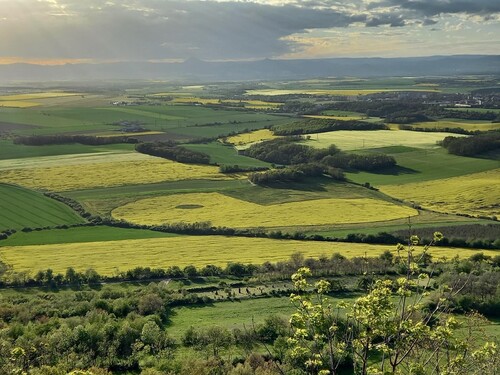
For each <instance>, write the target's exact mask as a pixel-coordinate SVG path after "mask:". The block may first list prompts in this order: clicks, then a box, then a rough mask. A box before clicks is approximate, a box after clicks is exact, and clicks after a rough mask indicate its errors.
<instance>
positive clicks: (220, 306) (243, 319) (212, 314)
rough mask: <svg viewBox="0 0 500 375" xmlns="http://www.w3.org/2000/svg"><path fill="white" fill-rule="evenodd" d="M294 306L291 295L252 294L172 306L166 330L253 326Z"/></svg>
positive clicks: (285, 314) (174, 334)
mask: <svg viewBox="0 0 500 375" xmlns="http://www.w3.org/2000/svg"><path fill="white" fill-rule="evenodd" d="M354 298H355V297H354V296H345V297H334V298H329V300H331V301H332V302H333V303H335V301H341V300H342V301H346V302H348V301H349V300H352V299H354ZM295 310H296V307H295V306H294V305H293V304H292V303H291V302H290V298H288V297H281V298H276V297H275V298H254V299H248V300H240V301H227V302H217V303H214V304H211V305H205V306H195V307H178V308H175V309H173V310H172V314H173V315H172V317H171V321H170V324H169V325H168V327H167V332H168V333H169V334H170V335H172V337H174V338H180V337H181V336H182V334H183V333H184V332H185V331H187V329H188V328H189V327H196V328H202V329H203V328H207V327H211V326H214V325H218V326H221V327H226V328H228V329H233V328H243V326H245V327H246V328H247V329H249V330H252V327H253V324H254V323H255V324H259V323H262V322H264V320H265V319H266V318H267V317H268V316H270V315H278V316H282V317H283V318H285V319H288V317H289V316H290V315H291V314H292V313H293V312H294V311H295Z"/></svg>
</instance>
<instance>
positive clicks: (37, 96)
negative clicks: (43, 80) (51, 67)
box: [0, 92, 82, 101]
mask: <svg viewBox="0 0 500 375" xmlns="http://www.w3.org/2000/svg"><path fill="white" fill-rule="evenodd" d="M75 95H82V94H78V93H70V92H36V93H31V94H15V95H1V96H0V101H4V100H8V101H10V100H33V99H35V100H36V99H48V98H58V97H62V96H75Z"/></svg>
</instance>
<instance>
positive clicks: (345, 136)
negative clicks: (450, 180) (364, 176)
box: [303, 130, 461, 150]
mask: <svg viewBox="0 0 500 375" xmlns="http://www.w3.org/2000/svg"><path fill="white" fill-rule="evenodd" d="M450 135H453V136H457V135H456V134H451V133H441V132H437V133H434V132H433V133H420V132H417V133H416V134H415V132H411V131H408V130H399V131H393V130H370V131H350V130H339V131H333V132H326V133H316V134H307V135H306V138H307V137H309V138H310V139H308V140H307V141H305V142H303V143H304V144H306V145H308V146H313V147H316V148H326V147H329V146H330V145H332V144H334V145H336V146H337V147H339V148H340V149H341V150H359V149H370V148H376V147H390V146H403V147H413V148H437V147H438V146H437V144H436V143H437V142H439V141H442V140H443V139H444V138H445V137H447V136H450ZM458 136H461V135H458Z"/></svg>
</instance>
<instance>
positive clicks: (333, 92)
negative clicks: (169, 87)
mask: <svg viewBox="0 0 500 375" xmlns="http://www.w3.org/2000/svg"><path fill="white" fill-rule="evenodd" d="M431 90H432V91H436V92H438V91H440V90H438V89H437V88H430V89H428V90H426V89H405V90H404V91H431ZM394 91H402V90H397V89H372V90H369V89H368V90H363V89H360V90H343V89H339V90H327V89H325V90H321V89H311V90H308V89H294V90H282V89H263V90H247V92H246V94H247V95H270V96H275V95H293V94H305V95H341V96H358V95H368V94H376V93H380V92H394Z"/></svg>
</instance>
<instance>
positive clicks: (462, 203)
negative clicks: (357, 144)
mask: <svg viewBox="0 0 500 375" xmlns="http://www.w3.org/2000/svg"><path fill="white" fill-rule="evenodd" d="M499 181H500V169H494V170H491V171H487V172H482V173H473V174H468V175H465V176H460V177H453V178H446V179H441V180H435V181H428V182H420V183H413V184H405V185H385V186H381V188H380V190H381V191H382V192H384V193H386V194H389V195H391V196H394V197H397V198H400V199H404V200H406V201H413V202H417V203H418V204H420V205H422V206H423V207H427V208H430V209H433V210H436V211H441V212H451V213H466V214H472V215H485V216H497V217H498V216H500V185H499Z"/></svg>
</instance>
